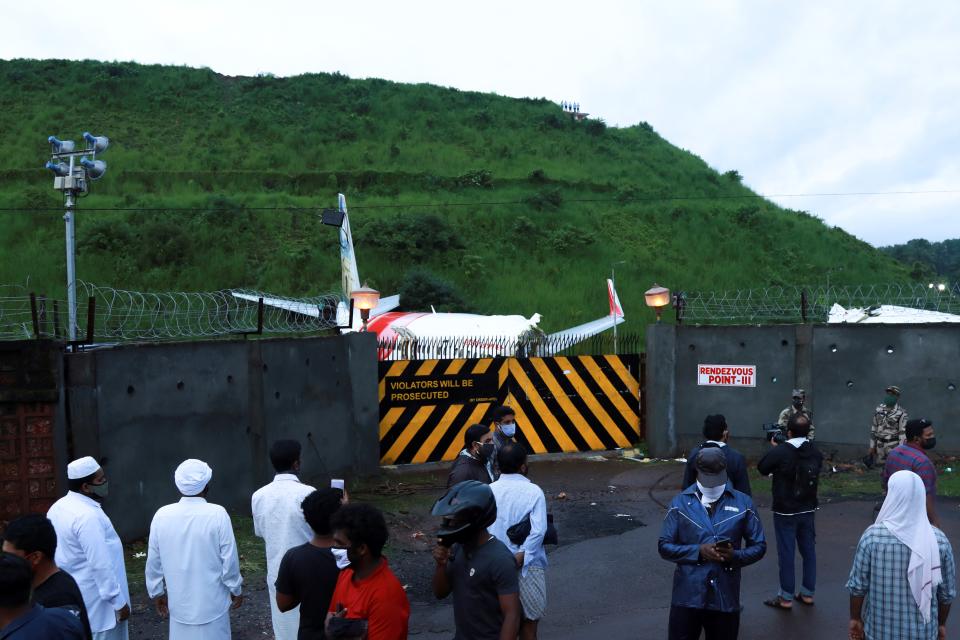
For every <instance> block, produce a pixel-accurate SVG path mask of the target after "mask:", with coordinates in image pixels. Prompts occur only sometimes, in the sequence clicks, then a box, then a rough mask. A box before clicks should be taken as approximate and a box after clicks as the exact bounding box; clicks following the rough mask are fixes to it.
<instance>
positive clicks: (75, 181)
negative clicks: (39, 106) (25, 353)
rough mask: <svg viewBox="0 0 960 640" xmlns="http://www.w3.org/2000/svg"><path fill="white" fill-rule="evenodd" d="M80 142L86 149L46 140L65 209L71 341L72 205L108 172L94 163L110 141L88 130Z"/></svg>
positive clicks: (74, 308)
mask: <svg viewBox="0 0 960 640" xmlns="http://www.w3.org/2000/svg"><path fill="white" fill-rule="evenodd" d="M83 140H84V141H85V142H86V143H87V144H86V147H85V148H84V149H80V150H77V144H76V142H74V141H73V140H60V139H58V138H57V137H56V136H50V137H49V138H47V142H49V143H50V160H49V161H48V162H47V164H46V168H47V169H49V170H50V171H52V172H53V175H54V178H53V188H54V189H56V190H57V191H62V192H63V194H64V207H65V209H66V212H65V213H64V214H63V221H64V222H65V223H66V237H67V238H66V240H67V242H66V244H67V322H68V323H69V326H68V328H67V335H68V336H69V337H70V341H71V342H73V341H75V340H76V339H77V265H76V259H75V248H76V242H77V234H76V224H75V219H74V218H75V212H74V205H75V204H76V200H77V197H79V195H80V194H81V193H86V192H87V184H88V183H89V182H92V181H93V180H99V179H100V178H102V177H103V174H104V173H106V172H107V163H106V162H104V161H103V160H97V154H98V153H103V152H104V151H106V150H107V147H108V146H110V140H109V139H108V138H107V137H106V136H95V135H93V134H91V133H90V132H89V131H85V132H84V133H83ZM64 160H66V162H64ZM78 165H79V166H78Z"/></svg>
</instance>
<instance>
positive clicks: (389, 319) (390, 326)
mask: <svg viewBox="0 0 960 640" xmlns="http://www.w3.org/2000/svg"><path fill="white" fill-rule="evenodd" d="M426 315H430V314H428V313H411V312H409V311H388V312H387V313H384V314H383V315H379V316H377V317H376V318H374V319H373V320H371V321H369V322H368V323H367V330H369V331H373V332H374V333H376V334H377V338H379V339H380V340H390V339H393V338H396V337H397V333H396V331H394V328H403V327H406V326H409V325H410V323H412V322H413V321H414V320H416V319H417V318H422V317H423V316H426Z"/></svg>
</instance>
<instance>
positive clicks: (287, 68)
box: [0, 0, 960, 245]
mask: <svg viewBox="0 0 960 640" xmlns="http://www.w3.org/2000/svg"><path fill="white" fill-rule="evenodd" d="M79 6H81V5H77V6H71V8H65V7H64V6H61V5H58V4H56V3H40V2H33V3H27V2H15V3H14V2H4V3H3V6H2V16H3V22H4V26H5V28H4V33H3V37H2V38H0V58H5V59H9V58H18V57H19V58H22V57H26V58H94V59H101V60H134V61H137V62H144V63H164V64H186V65H190V66H197V67H200V66H205V67H210V68H212V69H214V70H215V71H218V72H221V73H225V74H230V75H252V74H256V73H258V72H271V73H274V74H277V75H284V76H286V75H296V74H299V73H304V72H315V71H340V72H342V73H346V74H347V75H350V76H352V77H379V78H386V79H389V80H396V81H401V82H430V83H434V84H439V85H444V86H452V87H457V88H460V89H471V90H479V91H492V92H496V93H499V94H503V95H509V96H518V97H519V96H534V97H539V96H544V97H547V98H550V99H552V100H555V101H557V102H559V101H560V100H563V99H567V100H574V101H578V102H580V104H581V110H584V111H588V112H590V113H591V114H594V115H596V116H598V117H602V118H603V119H605V120H606V121H607V122H608V123H609V124H616V125H629V124H635V123H637V122H640V121H647V122H649V123H650V124H651V125H653V126H654V127H655V128H656V129H657V131H659V132H660V133H661V134H662V135H663V136H664V137H665V138H667V139H668V140H669V141H671V142H672V143H674V144H676V145H678V146H680V147H683V148H685V149H689V150H690V151H692V152H694V153H696V154H697V155H699V156H700V157H702V158H703V159H704V160H706V161H707V162H708V163H709V164H710V165H712V166H713V167H715V168H716V169H718V170H720V171H726V170H729V169H736V170H738V171H739V172H740V173H741V174H742V175H743V176H744V180H745V182H746V183H747V184H748V185H749V186H750V187H752V188H753V189H755V190H756V191H758V192H760V193H764V194H811V193H853V192H858V193H859V192H891V191H899V192H903V191H912V192H916V191H922V192H931V191H949V192H951V193H920V194H917V193H914V194H903V195H871V196H842V197H841V196H834V197H800V198H788V197H775V198H774V200H776V201H777V202H779V203H781V204H783V205H785V206H788V207H791V208H795V209H803V210H806V211H810V212H812V213H814V214H816V215H819V216H821V217H822V218H824V219H825V220H826V221H827V222H828V223H829V224H832V225H838V226H840V227H842V228H844V229H846V230H847V231H849V232H851V233H853V234H854V235H856V236H858V237H860V238H863V239H864V240H867V241H868V242H871V243H873V244H878V245H879V244H890V243H897V242H903V241H906V240H908V239H910V238H917V237H922V238H927V239H930V240H942V239H945V238H955V237H960V216H958V215H956V214H957V212H958V209H960V158H958V150H960V112H958V108H960V3H958V2H933V1H927V2H923V1H920V2H917V1H914V2H908V1H906V0H903V1H878V0H869V1H866V0H844V1H843V2H837V1H836V0H829V1H828V0H811V1H807V2H795V3H785V2H773V1H767V2H760V1H759V0H758V1H743V2H739V1H732V0H731V1H727V2H723V1H704V2H698V1H687V2H682V3H681V2H664V1H663V0H655V1H654V0H650V1H639V0H634V1H625V2H613V1H610V2H607V1H604V0H595V1H593V2H582V1H577V2H572V1H570V2H568V1H561V0H557V1H554V2H549V3H548V2H534V1H519V0H511V1H510V2H503V1H501V0H486V1H485V2H480V3H478V2H472V3H465V2H451V1H450V0H445V1H433V2H426V1H424V2H417V1H416V0H408V1H407V2H396V0H391V1H381V2H363V1H361V0H354V1H353V2H336V3H334V2H320V1H316V0H314V1H309V2H308V1H303V2H293V1H291V0H269V1H267V2H264V1H262V0H258V1H256V2H253V1H249V0H232V1H229V2H228V1H227V0H223V1H221V2H213V1H211V0H164V1H163V2H150V3H147V2H141V1H139V0H98V2H95V3H88V4H84V5H82V7H83V8H84V10H83V11H79V10H77V8H78V7H79ZM85 25H89V28H84V27H85Z"/></svg>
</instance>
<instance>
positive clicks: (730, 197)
mask: <svg viewBox="0 0 960 640" xmlns="http://www.w3.org/2000/svg"><path fill="white" fill-rule="evenodd" d="M956 194H960V189H941V190H924V191H837V192H818V193H751V194H736V195H733V194H731V195H714V196H699V195H666V196H663V195H657V196H630V197H626V196H624V197H614V198H571V199H564V200H563V202H564V203H568V204H603V203H607V204H623V203H627V202H674V201H708V200H757V199H765V200H769V199H773V198H838V197H839V198H849V197H866V196H904V195H908V196H917V195H956ZM528 204H529V202H527V201H526V200H494V201H478V202H410V203H384V204H367V205H354V206H351V207H350V208H351V209H352V210H365V209H412V208H418V209H423V208H439V207H503V206H518V205H528ZM322 208H323V207H319V206H312V207H297V206H282V207H245V206H243V205H237V206H235V207H84V208H83V210H84V211H85V212H97V211H99V212H111V211H137V212H144V213H149V212H151V211H194V212H204V211H238V210H242V211H316V210H318V209H322ZM42 211H61V208H60V207H0V213H25V212H42Z"/></svg>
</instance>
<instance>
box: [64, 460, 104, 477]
mask: <svg viewBox="0 0 960 640" xmlns="http://www.w3.org/2000/svg"><path fill="white" fill-rule="evenodd" d="M99 468H100V463H99V462H97V461H96V460H94V459H93V457H92V456H85V457H83V458H77V459H76V460H74V461H73V462H71V463H70V464H68V465H67V479H68V480H79V479H80V478H87V477H89V476H92V475H93V474H95V473H96V472H97V469H99Z"/></svg>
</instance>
